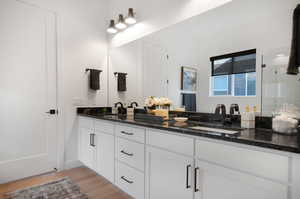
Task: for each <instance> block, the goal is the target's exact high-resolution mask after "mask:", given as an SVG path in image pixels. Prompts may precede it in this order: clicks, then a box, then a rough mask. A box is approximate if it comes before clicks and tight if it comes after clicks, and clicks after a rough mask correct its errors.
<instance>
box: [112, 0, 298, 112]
mask: <svg viewBox="0 0 300 199" xmlns="http://www.w3.org/2000/svg"><path fill="white" fill-rule="evenodd" d="M297 3H299V0H289V1H282V0H252V1H247V0H235V1H233V2H231V3H228V4H225V5H223V6H221V7H218V8H216V9H214V10H211V11H208V12H206V13H203V14H200V15H199V16H196V17H193V18H190V19H188V20H185V21H183V22H182V23H179V24H176V25H173V26H170V27H168V28H165V29H163V30H161V31H159V32H156V33H153V34H150V35H148V36H146V37H143V38H142V39H140V40H141V42H142V43H143V44H142V46H143V49H144V50H143V51H144V52H143V53H145V49H146V50H147V51H148V53H149V52H150V50H149V48H151V46H152V47H153V49H154V48H156V49H159V50H158V51H160V52H161V53H160V56H156V57H155V56H154V54H155V53H151V54H152V60H151V62H152V63H155V61H154V60H153V59H156V60H160V59H161V56H165V55H167V54H168V55H169V60H168V62H167V63H164V64H161V65H159V64H154V65H153V64H152V63H150V61H149V60H150V59H148V60H146V59H145V55H142V56H143V63H142V65H141V66H140V67H142V71H144V72H142V74H141V75H147V76H152V77H154V79H155V78H156V77H158V76H159V77H158V78H157V79H156V80H157V81H160V77H161V74H159V73H153V74H149V73H147V74H146V73H145V71H146V69H147V70H148V71H149V69H148V68H146V69H145V67H152V68H155V67H156V68H157V69H158V71H159V69H160V71H161V73H162V74H163V73H164V72H163V71H164V70H163V67H162V66H166V67H167V68H168V69H167V71H168V72H167V76H168V79H169V86H168V89H167V90H168V91H167V92H165V93H168V96H170V97H171V99H172V100H173V101H174V102H175V105H179V104H180V98H179V93H180V67H181V66H191V67H196V68H197V69H198V96H197V97H198V99H197V105H198V106H197V109H198V111H201V112H213V111H214V108H215V106H216V104H218V103H224V104H226V105H227V107H229V106H230V104H231V103H238V104H240V106H241V108H242V109H244V107H245V106H246V105H251V106H253V105H257V106H258V108H259V107H260V84H259V82H260V73H259V71H260V66H261V63H262V62H261V55H265V63H266V64H267V66H268V67H267V69H266V72H265V75H266V76H269V78H266V81H264V83H265V85H264V99H265V101H266V103H264V108H266V110H265V111H268V112H271V111H272V108H273V105H274V103H275V102H276V101H277V99H278V95H279V94H278V83H274V81H273V80H272V79H274V68H275V67H276V64H274V60H275V59H276V55H277V54H282V53H283V54H284V56H285V57H286V58H285V60H287V56H288V54H289V46H290V41H291V33H292V13H293V9H294V8H295V7H296V5H297ZM270 5H272V6H270ZM136 43H137V42H133V43H132V44H127V45H124V46H122V48H123V49H124V51H126V54H130V53H134V51H130V49H128V48H126V46H129V45H134V44H136ZM139 45H140V44H139ZM130 48H131V49H132V48H133V47H132V46H131V47H130ZM136 48H138V47H136ZM252 48H256V49H257V73H258V75H257V76H258V78H257V82H258V84H257V96H256V97H209V77H210V74H211V63H210V61H209V57H211V56H216V55H221V54H226V53H231V52H238V51H242V50H248V49H252ZM125 49H126V50H125ZM133 49H135V48H133ZM112 51H114V49H112ZM119 54H120V52H119ZM158 54H159V53H158ZM147 56H150V55H147ZM111 59H119V57H117V56H116V57H111ZM286 64H287V61H284V63H282V64H281V65H282V66H286ZM131 65H134V64H133V63H132V64H131ZM126 67H127V65H126V66H125V65H124V68H123V70H124V71H126V70H130V69H129V68H127V69H126ZM128 67H130V66H128ZM153 71H155V69H153ZM270 71H273V73H272V75H271V72H270ZM154 79H153V80H152V82H153V81H154ZM289 79H291V80H294V79H295V78H289ZM136 81H137V80H136ZM152 82H151V81H150V82H149V81H147V82H145V81H144V82H140V83H141V84H143V85H144V86H143V89H144V90H143V92H144V93H145V89H147V87H148V89H150V90H151V89H152V90H153V89H154V88H153V87H152V88H150V86H151V85H152V86H155V84H153V83H152ZM294 83H295V81H289V83H288V84H287V83H284V84H282V85H283V88H281V90H282V91H285V94H284V95H285V98H287V97H290V95H289V94H291V93H293V92H294V91H295V90H296V89H298V87H297V86H296V87H294V88H295V89H291V88H290V87H291V86H290V85H293V84H294ZM145 85H146V86H145ZM270 88H271V89H272V88H273V91H270V90H271V89H270ZM160 89H161V88H157V90H160ZM296 93H297V92H296ZM281 95H283V94H281ZM139 96H140V97H142V98H143V97H145V96H143V93H141V94H140V95H139ZM282 99H283V98H282ZM295 99H297V96H295V95H293V100H295ZM111 100H114V99H111ZM293 100H290V101H293Z"/></svg>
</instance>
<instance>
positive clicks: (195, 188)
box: [194, 167, 199, 192]
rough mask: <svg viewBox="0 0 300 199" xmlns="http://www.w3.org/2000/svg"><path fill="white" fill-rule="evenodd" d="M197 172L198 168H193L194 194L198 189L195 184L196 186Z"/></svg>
mask: <svg viewBox="0 0 300 199" xmlns="http://www.w3.org/2000/svg"><path fill="white" fill-rule="evenodd" d="M198 171H199V167H197V168H195V174H194V175H195V176H194V177H195V179H194V183H195V184H194V191H195V192H198V191H199V189H198V188H197V184H198V182H197V178H198V177H197V173H198Z"/></svg>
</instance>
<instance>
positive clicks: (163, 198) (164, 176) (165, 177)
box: [146, 147, 193, 199]
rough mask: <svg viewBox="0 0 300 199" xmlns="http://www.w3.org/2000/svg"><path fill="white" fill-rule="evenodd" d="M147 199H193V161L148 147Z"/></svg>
mask: <svg viewBox="0 0 300 199" xmlns="http://www.w3.org/2000/svg"><path fill="white" fill-rule="evenodd" d="M146 160H147V162H146V189H147V191H146V198H147V199H167V198H170V199H171V198H172V199H183V198H184V199H192V198H193V189H192V165H193V159H192V158H190V157H185V156H181V155H177V154H175V153H171V152H167V151H164V150H160V149H156V148H152V147H147V154H146Z"/></svg>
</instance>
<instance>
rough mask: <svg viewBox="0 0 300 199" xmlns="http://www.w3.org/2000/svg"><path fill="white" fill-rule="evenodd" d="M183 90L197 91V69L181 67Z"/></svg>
mask: <svg viewBox="0 0 300 199" xmlns="http://www.w3.org/2000/svg"><path fill="white" fill-rule="evenodd" d="M181 90H182V91H189V92H196V91H197V69H195V68H192V67H186V66H182V67H181Z"/></svg>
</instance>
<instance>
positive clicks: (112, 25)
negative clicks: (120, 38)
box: [107, 20, 118, 34]
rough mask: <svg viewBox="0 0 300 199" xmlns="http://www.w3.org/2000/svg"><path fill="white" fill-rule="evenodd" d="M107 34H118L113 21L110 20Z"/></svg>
mask: <svg viewBox="0 0 300 199" xmlns="http://www.w3.org/2000/svg"><path fill="white" fill-rule="evenodd" d="M107 32H108V33H111V34H115V33H117V32H118V30H117V29H116V28H115V21H114V20H110V24H109V27H108V28H107Z"/></svg>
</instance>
